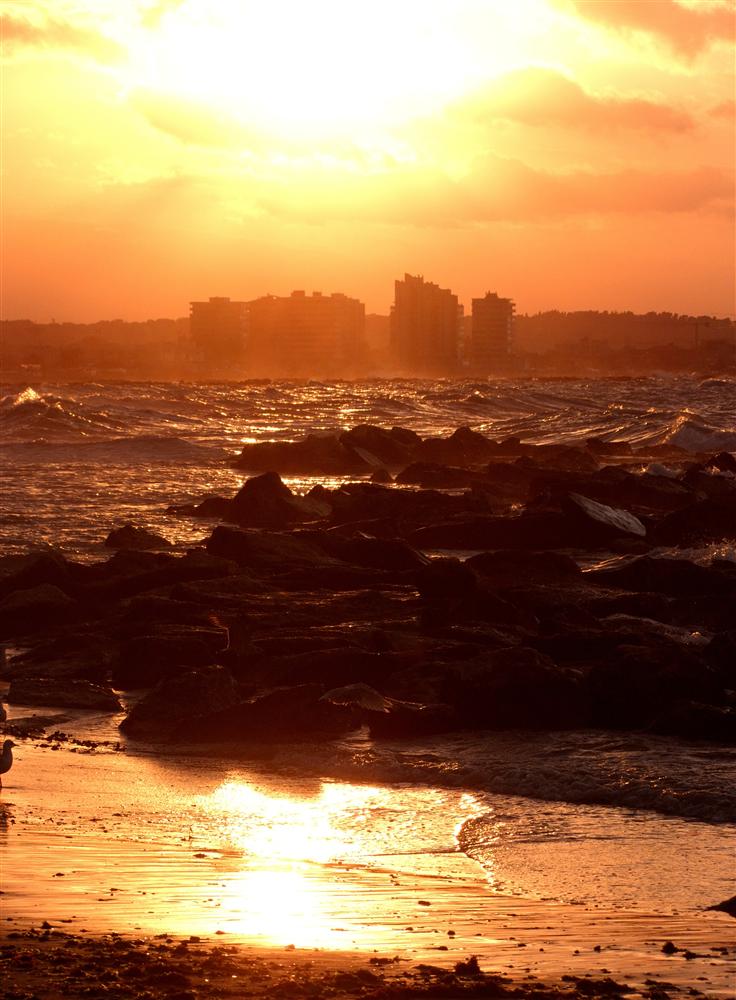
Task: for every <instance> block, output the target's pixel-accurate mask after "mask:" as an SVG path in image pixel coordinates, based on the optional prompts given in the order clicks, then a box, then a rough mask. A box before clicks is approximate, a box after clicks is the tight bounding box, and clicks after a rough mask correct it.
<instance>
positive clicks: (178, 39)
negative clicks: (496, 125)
mask: <svg viewBox="0 0 736 1000" xmlns="http://www.w3.org/2000/svg"><path fill="white" fill-rule="evenodd" d="M535 2H537V0H515V2H514V3H513V4H512V3H508V2H507V0H504V2H503V3H499V4H497V3H495V0H490V3H486V5H485V11H486V14H485V16H486V20H488V18H489V17H491V16H492V18H493V19H494V23H493V24H492V25H491V27H492V29H493V30H492V32H491V37H492V38H493V46H492V51H491V49H490V48H489V47H488V46H486V47H485V48H483V49H482V50H474V48H473V45H472V44H470V45H469V44H468V43H469V39H468V36H467V33H466V28H467V24H466V23H465V21H464V20H463V18H462V17H461V16H460V15H461V14H462V13H463V11H465V10H466V9H467V8H468V6H469V4H468V0H454V2H453V3H448V2H447V0H400V2H396V0H371V2H365V0H310V2H306V0H268V2H263V0H219V2H213V0H184V2H183V3H182V4H179V5H177V6H174V7H172V8H171V9H170V10H169V11H168V12H167V13H165V14H164V15H163V16H162V18H161V19H160V21H159V23H158V24H157V26H156V27H155V28H153V29H152V30H150V31H147V32H145V34H144V35H143V36H142V37H140V38H139V39H138V40H137V41H136V44H135V45H134V46H133V47H132V50H131V63H130V67H129V70H128V79H127V84H128V86H129V87H130V88H131V89H135V88H138V89H140V90H142V91H145V92H147V93H151V94H155V95H159V96H162V97H169V98H174V99H176V100H178V101H190V102H192V104H193V105H196V106H197V107H199V108H201V107H202V106H205V107H207V108H210V109H212V111H213V113H216V114H217V115H220V116H227V117H228V118H229V119H231V120H233V121H234V122H237V123H240V124H241V125H245V126H247V127H248V128H251V129H256V130H258V131H260V132H261V133H267V134H269V135H273V136H279V137H281V138H285V139H287V140H299V139H307V140H315V139H324V138H334V139H345V138H349V139H353V140H354V139H356V138H359V137H360V136H361V135H364V134H370V133H371V132H375V131H376V130H381V129H384V130H389V129H392V128H396V127H398V126H400V125H401V124H402V123H404V122H407V121H409V120H411V119H413V118H420V117H423V116H428V115H431V114H432V113H434V112H435V111H436V110H437V109H438V108H440V107H442V106H443V104H445V103H447V102H449V101H452V100H454V99H456V98H457V97H458V96H460V95H462V94H463V93H464V92H465V91H466V90H467V89H468V88H469V87H471V86H472V85H473V83H474V82H475V81H477V80H479V79H481V78H482V77H483V76H486V77H487V76H488V75H489V73H491V74H495V73H500V72H504V71H505V70H506V69H507V68H508V67H509V66H512V65H515V64H517V63H518V62H519V61H520V52H519V38H521V37H523V34H524V19H523V17H522V16H521V13H520V12H523V11H524V10H527V12H528V7H529V4H530V3H532V4H533V3H535ZM473 5H475V6H477V3H476V0H473V3H471V4H470V6H473Z"/></svg>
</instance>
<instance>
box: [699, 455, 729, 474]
mask: <svg viewBox="0 0 736 1000" xmlns="http://www.w3.org/2000/svg"><path fill="white" fill-rule="evenodd" d="M703 464H704V466H705V468H706V469H716V470H717V471H718V472H732V473H733V474H734V475H736V455H734V454H733V453H732V452H730V451H721V452H719V453H718V454H717V455H712V456H711V457H710V458H709V459H708V460H707V461H706V462H704V463H703Z"/></svg>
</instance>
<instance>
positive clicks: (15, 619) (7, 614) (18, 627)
mask: <svg viewBox="0 0 736 1000" xmlns="http://www.w3.org/2000/svg"><path fill="white" fill-rule="evenodd" d="M79 610H80V609H79V605H78V604H77V602H76V601H74V600H72V598H71V597H68V596H67V595H66V594H65V593H64V591H63V590H60V589H59V588H58V587H56V586H54V585H53V584H50V583H42V584H39V585H38V586H36V587H29V588H28V589H27V590H15V591H14V592H13V593H12V594H8V596H7V597H4V598H3V599H2V601H0V639H11V638H13V637H15V636H22V635H31V634H35V633H38V632H42V631H43V630H44V629H47V628H48V627H49V626H50V625H57V624H60V623H61V622H68V621H70V620H73V619H75V618H77V617H78V616H79Z"/></svg>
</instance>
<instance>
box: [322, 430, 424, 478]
mask: <svg viewBox="0 0 736 1000" xmlns="http://www.w3.org/2000/svg"><path fill="white" fill-rule="evenodd" d="M419 440H420V438H418V437H411V436H410V437H408V438H407V435H406V432H402V431H401V430H400V429H399V428H393V429H392V430H390V431H387V430H385V429H384V428H382V427H375V426H373V425H372V424H359V425H358V426H357V427H353V428H352V429H351V430H349V431H345V432H344V433H342V434H341V435H340V441H341V443H342V444H344V445H347V446H348V447H349V448H352V449H354V450H356V451H357V452H358V453H359V454H360V453H361V451H362V452H368V454H369V455H370V456H371V458H377V459H378V460H379V461H380V462H381V463H382V464H383V465H384V466H388V467H389V468H397V467H401V466H404V465H406V464H407V463H408V462H410V461H411V456H412V453H413V449H414V448H415V446H416V445H417V444H418V443H419Z"/></svg>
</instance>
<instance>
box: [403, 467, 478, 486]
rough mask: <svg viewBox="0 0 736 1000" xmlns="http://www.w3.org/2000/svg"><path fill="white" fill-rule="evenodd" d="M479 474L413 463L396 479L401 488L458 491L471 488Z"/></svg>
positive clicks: (465, 470)
mask: <svg viewBox="0 0 736 1000" xmlns="http://www.w3.org/2000/svg"><path fill="white" fill-rule="evenodd" d="M479 478H480V476H479V473H477V472H470V471H468V470H467V469H458V468H454V467H452V466H449V465H438V464H437V463H436V462H412V464H411V465H408V466H407V467H406V468H405V469H404V470H403V472H400V473H399V474H398V476H397V477H396V482H397V483H399V485H401V486H421V487H422V488H423V489H435V490H456V489H464V488H466V487H468V486H471V485H472V484H473V483H474V482H475V481H476V480H477V479H479Z"/></svg>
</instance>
